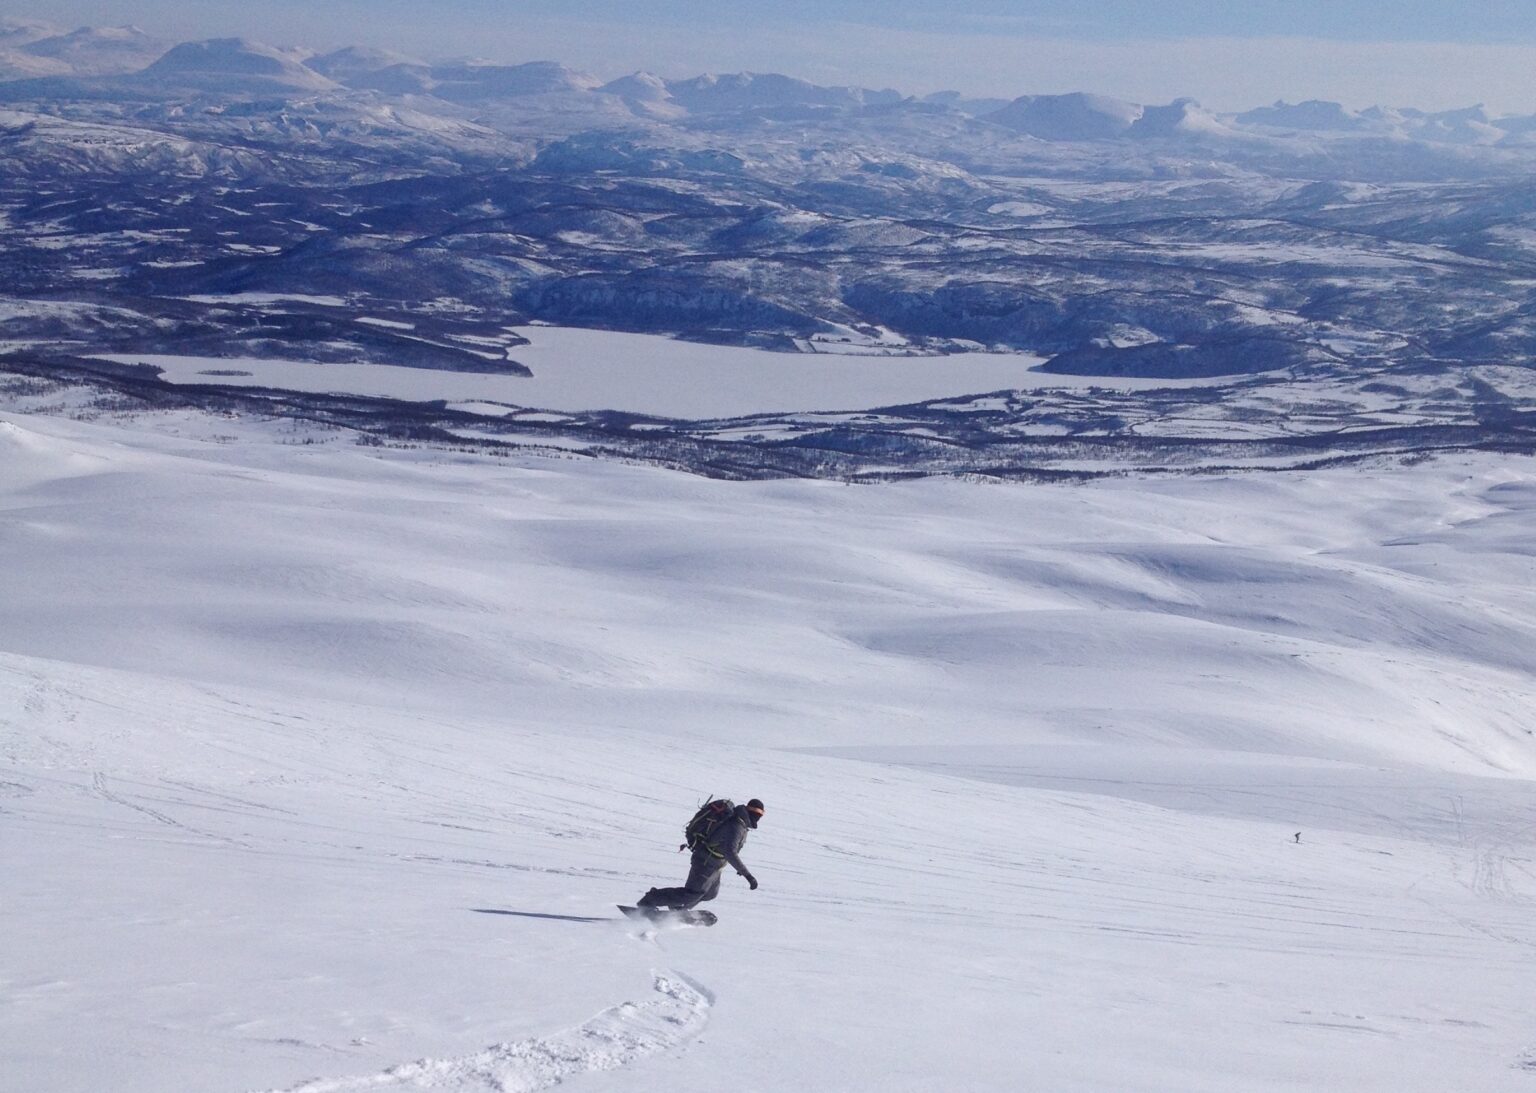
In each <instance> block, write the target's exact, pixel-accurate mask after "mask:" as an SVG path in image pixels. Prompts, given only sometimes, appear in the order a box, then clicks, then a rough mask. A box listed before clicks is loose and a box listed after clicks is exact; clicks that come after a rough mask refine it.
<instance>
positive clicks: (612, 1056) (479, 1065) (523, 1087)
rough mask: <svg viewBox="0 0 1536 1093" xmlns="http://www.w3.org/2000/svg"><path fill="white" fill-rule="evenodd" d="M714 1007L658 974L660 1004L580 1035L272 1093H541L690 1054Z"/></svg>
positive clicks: (615, 1011) (678, 979) (614, 1015)
mask: <svg viewBox="0 0 1536 1093" xmlns="http://www.w3.org/2000/svg"><path fill="white" fill-rule="evenodd" d="M709 1006H710V999H709V996H708V995H707V994H706V993H704V992H703V991H701V990H699V989H698V988H696V987H694V986H693V985H692V984H690V983H689V982H688V981H687V978H686V977H685V976H680V975H678V974H677V973H675V972H670V973H658V974H657V976H656V991H655V995H654V996H653V997H651V998H647V999H644V1000H642V1001H639V1002H623V1003H620V1004H619V1005H617V1006H614V1007H612V1008H611V1009H606V1010H604V1011H603V1012H602V1013H599V1014H598V1015H597V1016H595V1017H593V1018H592V1019H591V1020H589V1021H585V1022H583V1023H582V1024H580V1025H578V1026H577V1027H576V1028H573V1029H566V1030H564V1031H561V1032H556V1033H551V1034H550V1035H547V1036H538V1037H533V1038H530V1039H527V1040H518V1041H516V1042H514V1043H505V1044H496V1045H494V1046H492V1047H488V1048H486V1049H485V1050H484V1051H480V1052H476V1053H475V1054H473V1055H468V1056H465V1057H463V1058H458V1059H422V1060H419V1061H417V1062H412V1063H402V1064H401V1065H399V1066H393V1067H390V1068H389V1069H388V1070H386V1071H384V1072H383V1073H380V1074H370V1075H367V1076H364V1077H360V1078H316V1079H314V1080H312V1081H307V1082H301V1083H299V1084H298V1085H295V1086H288V1087H285V1088H284V1089H281V1090H272V1091H271V1093H353V1091H356V1090H367V1089H378V1090H391V1089H400V1090H410V1089H439V1090H452V1091H454V1093H482V1091H483V1093H535V1091H536V1090H540V1089H548V1088H550V1087H551V1086H556V1085H561V1084H563V1083H565V1082H566V1081H568V1080H570V1079H572V1078H575V1077H578V1076H580V1075H582V1074H590V1073H594V1072H599V1071H605V1070H618V1069H620V1068H623V1067H627V1066H630V1065H632V1064H634V1063H636V1062H638V1061H640V1060H643V1059H644V1058H645V1057H646V1056H648V1055H655V1054H657V1053H658V1052H663V1051H671V1050H675V1049H677V1048H679V1047H684V1046H686V1045H687V1044H688V1042H689V1041H690V1040H692V1039H695V1038H697V1037H698V1036H699V1034H700V1033H701V1032H703V1030H704V1025H705V1022H706V1021H707V1019H708V1013H709Z"/></svg>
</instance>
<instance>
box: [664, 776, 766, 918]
mask: <svg viewBox="0 0 1536 1093" xmlns="http://www.w3.org/2000/svg"><path fill="white" fill-rule="evenodd" d="M762 818H763V802H761V801H759V800H758V799H757V798H756V797H754V798H752V800H750V801H748V802H747V803H746V804H744V805H732V804H731V802H730V801H727V800H719V801H711V802H709V804H707V805H705V806H704V807H703V808H701V809H699V811H698V812H697V813H695V814H694V817H693V819H692V820H690V821H689V822H688V826H687V827H685V828H684V829H683V835H684V838H685V840H686V841H685V842H684V843H683V846H682V847H680V848H679V849H691V850H692V851H693V862H692V866H691V867H690V868H689V870H688V879H687V880H686V881H684V882H683V885H682V887H681V888H652V889H651V890H650V891H649V892H647V893H646V894H645V895H644V897H642V898H641V900H640V903H639V905H640V906H641V907H645V908H649V909H651V910H654V911H664V910H674V911H686V910H690V909H691V908H693V907H694V906H695V905H697V904H700V903H703V902H704V901H706V900H711V899H714V898H715V897H716V896H717V895H719V894H720V874H721V873H723V872H724V871H725V867H726V866H727V865H729V866H730V867H731V868H732V869H734V870H736V872H738V873H740V874H741V876H742V879H744V880H745V881H746V882H747V887H749V888H751V889H752V890H753V891H754V892H755V891H757V878H756V877H754V876H753V875H752V871H751V870H750V869H748V868H747V867H746V866H745V865H744V864H742V861H741V858H740V856H739V855H740V853H741V848H742V845H743V844H745V843H746V841H747V832H749V831H755V830H756V829H757V824H758V821H759V820H761V819H762Z"/></svg>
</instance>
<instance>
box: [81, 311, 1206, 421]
mask: <svg viewBox="0 0 1536 1093" xmlns="http://www.w3.org/2000/svg"><path fill="white" fill-rule="evenodd" d="M518 333H519V334H521V335H522V336H524V337H526V338H528V339H529V341H530V342H531V343H532V344H530V345H526V346H513V347H510V348H509V349H508V357H509V358H510V359H512V360H515V361H517V362H519V363H521V364H525V365H527V366H528V367H529V368H530V369H532V370H533V376H532V378H528V377H524V376H497V375H488V374H482V373H470V372H443V371H438V370H435V369H424V368H403V367H397V366H391V365H381V364H317V363H315V362H312V361H279V360H257V359H252V358H232V357H219V358H213V357H181V356H171V355H164V354H153V353H147V354H146V353H126V354H125V353H119V354H105V356H107V357H108V359H111V360H117V361H122V362H125V363H135V362H144V363H147V364H152V365H154V366H156V367H157V368H160V369H162V370H163V374H164V376H165V378H166V379H167V380H169V381H170V382H172V383H219V384H229V385H235V386H261V387H279V388H283V389H285V390H290V391H310V392H326V393H336V394H351V395H370V396H375V397H382V398H397V399H410V400H414V401H421V402H429V401H433V400H436V399H445V400H447V401H449V402H465V403H468V402H490V403H508V404H511V405H515V406H524V407H530V408H534V409H541V410H559V411H566V412H575V411H581V410H622V411H626V412H629V413H637V414H654V415H657V416H659V417H675V418H716V417H737V416H741V415H744V414H756V413H773V412H780V411H810V410H866V409H870V408H872V407H877V406H896V405H901V404H903V403H909V402H921V401H925V400H928V399H938V398H951V397H957V396H960V395H971V394H982V393H986V392H990V391H1002V390H1018V389H1041V388H1050V387H1090V386H1100V387H1111V388H1115V389H1119V390H1127V389H1135V388H1152V387H1170V386H1178V385H1179V382H1178V381H1168V380H1128V379H1122V378H1099V377H1084V376H1054V375H1047V374H1046V373H1043V372H1040V371H1038V370H1037V369H1038V368H1039V366H1040V365H1041V364H1043V363H1044V362H1045V358H1044V357H1041V356H1037V355H1034V354H1029V353H957V354H951V355H949V356H942V357H940V356H927V357H920V356H905V357H904V356H871V355H865V354H859V355H853V354H846V353H774V352H770V351H768V350H764V349H747V348H742V347H739V346H720V345H700V344H698V343H696V342H683V341H677V340H676V339H673V338H666V337H662V336H660V335H654V334H627V333H622V332H617V331H610V330H581V329H576V328H571V327H554V326H534V327H526V328H520V329H519V331H518ZM229 371H236V372H246V373H249V375H244V376H241V375H234V376H231V375H210V374H209V373H210V372H229ZM1184 382H1185V384H1186V385H1189V384H1191V383H1196V384H1198V385H1203V386H1209V385H1210V383H1211V381H1209V380H1203V381H1184Z"/></svg>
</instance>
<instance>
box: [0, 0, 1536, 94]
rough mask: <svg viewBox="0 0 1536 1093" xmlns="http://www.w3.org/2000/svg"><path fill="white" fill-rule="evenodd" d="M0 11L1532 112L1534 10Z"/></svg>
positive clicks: (1327, 1) (891, 75) (345, 6)
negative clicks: (1477, 105) (1481, 106)
mask: <svg viewBox="0 0 1536 1093" xmlns="http://www.w3.org/2000/svg"><path fill="white" fill-rule="evenodd" d="M0 14H3V15H9V16H12V17H23V18H41V19H47V20H49V21H51V22H55V23H61V24H64V25H66V26H69V25H76V24H85V23H96V24H113V25H116V24H121V23H126V22H132V23H137V24H138V25H140V26H142V27H144V28H145V29H146V30H149V31H151V32H152V33H157V34H160V35H163V36H166V37H171V38H192V37H211V36H216V35H235V34H240V35H246V36H249V37H254V38H259V39H261V40H264V41H268V42H273V43H274V44H284V45H290V44H291V45H304V46H309V47H312V48H317V49H327V48H333V47H335V46H337V45H342V44H351V43H359V44H366V45H377V46H385V47H388V48H393V49H397V50H401V51H403V52H407V53H412V54H416V55H419V56H424V57H428V58H431V57H442V56H481V57H486V58H488V59H493V60H501V61H509V62H516V61H524V60H539V59H550V60H560V61H564V62H566V63H568V64H571V65H573V66H576V67H579V68H584V69H587V70H589V71H592V72H594V73H595V74H597V75H599V76H604V77H612V76H618V75H622V74H624V73H627V72H631V71H634V70H636V69H639V68H646V69H650V70H652V71H655V72H658V73H660V74H662V75H665V76H686V75H695V74H697V73H699V72H705V71H715V72H721V71H743V70H746V71H778V72H785V73H788V74H790V75H796V76H801V77H804V78H806V79H811V80H815V81H817V82H822V83H851V84H862V85H867V86H877V87H896V88H898V89H900V90H903V91H908V92H913V93H923V92H927V91H935V90H940V89H944V88H955V89H958V90H960V91H963V92H967V93H970V94H986V95H999V96H1005V97H1012V96H1015V95H1020V94H1025V93H1041V92H1061V91H1073V90H1092V91H1099V92H1102V93H1106V94H1111V95H1118V96H1120V97H1123V98H1130V99H1134V100H1136V101H1141V102H1166V101H1168V100H1170V99H1172V98H1174V97H1175V96H1178V95H1192V96H1194V97H1196V98H1198V99H1200V100H1201V101H1202V102H1204V103H1206V104H1207V105H1209V106H1212V107H1215V108H1217V109H1240V108H1243V107H1248V106H1254V105H1258V104H1260V103H1265V102H1270V101H1273V100H1275V99H1279V98H1285V99H1289V100H1292V101H1295V100H1299V99H1306V98H1329V99H1336V100H1339V101H1343V102H1345V103H1346V104H1347V105H1351V106H1368V105H1371V104H1373V103H1378V102H1379V103H1387V104H1392V105H1409V106H1420V107H1424V108H1430V109H1443V108H1450V107H1456V106H1466V105H1470V104H1472V103H1476V102H1484V103H1487V104H1488V106H1489V108H1490V109H1491V110H1493V111H1495V112H1504V113H1536V76H1533V75H1532V73H1536V0H1520V2H1516V0H1483V2H1481V3H1476V4H1465V3H1456V2H1455V0H1439V2H1431V0H1285V2H1280V0H1248V2H1243V0H1237V2H1232V0H1228V2H1225V3H1219V2H1215V0H1028V2H1024V0H955V2H953V3H948V4H943V5H940V4H936V3H929V2H920V0H759V2H755V3H753V2H745V0H708V2H706V0H563V2H557V0H523V2H506V0H500V2H498V0H304V2H298V0H241V2H240V3H233V2H229V0H191V2H189V0H119V2H116V3H108V2H101V0H46V2H43V0H39V2H38V3H37V4H36V5H35V6H34V7H31V8H26V7H22V6H19V5H7V6H6V7H5V8H4V9H0Z"/></svg>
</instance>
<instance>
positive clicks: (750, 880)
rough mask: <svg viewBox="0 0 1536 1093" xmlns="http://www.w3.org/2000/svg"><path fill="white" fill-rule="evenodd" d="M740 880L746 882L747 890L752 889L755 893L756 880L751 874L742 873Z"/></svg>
mask: <svg viewBox="0 0 1536 1093" xmlns="http://www.w3.org/2000/svg"><path fill="white" fill-rule="evenodd" d="M741 879H742V880H744V881H746V882H747V887H748V888H750V889H752V891H754V892H756V891H757V878H756V877H754V876H753V875H752V874H751V873H743V874H742V875H741Z"/></svg>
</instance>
